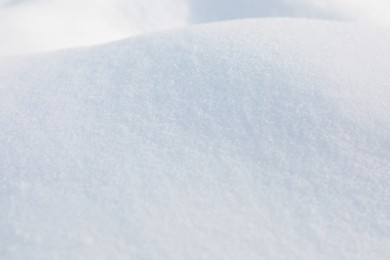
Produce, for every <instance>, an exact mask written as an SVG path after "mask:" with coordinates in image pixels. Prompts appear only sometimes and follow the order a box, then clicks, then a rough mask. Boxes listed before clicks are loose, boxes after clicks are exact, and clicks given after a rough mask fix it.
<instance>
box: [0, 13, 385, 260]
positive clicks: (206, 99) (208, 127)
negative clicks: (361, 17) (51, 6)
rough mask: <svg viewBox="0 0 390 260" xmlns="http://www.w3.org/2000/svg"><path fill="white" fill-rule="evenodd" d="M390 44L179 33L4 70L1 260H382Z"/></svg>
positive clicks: (327, 36)
mask: <svg viewBox="0 0 390 260" xmlns="http://www.w3.org/2000/svg"><path fill="white" fill-rule="evenodd" d="M388 46H390V31H389V30H387V29H384V28H377V27H370V26H363V25H358V24H352V23H351V24H349V23H341V22H329V21H320V20H317V21H316V20H305V19H302V20H300V19H276V18H269V19H250V20H237V21H231V22H224V23H214V24H208V25H199V26H193V27H188V28H185V29H181V30H175V31H171V32H161V33H155V34H150V35H145V36H138V37H133V38H130V39H126V40H122V41H118V42H113V43H109V44H105V45H100V46H95V47H85V48H78V49H71V50H63V51H57V52H52V53H46V54H35V55H30V56H18V57H13V58H11V57H8V58H5V57H3V58H1V59H0V147H1V149H0V180H1V181H0V183H1V184H0V205H1V206H0V257H1V258H2V259H259V258H262V259H389V256H390V203H389V196H390V190H389V188H388V187H389V186H390V176H389V170H390V156H389V154H390V136H389V133H390V117H389V111H390V90H389V84H390V74H389V73H388V72H389V69H388V68H390V49H389V48H388Z"/></svg>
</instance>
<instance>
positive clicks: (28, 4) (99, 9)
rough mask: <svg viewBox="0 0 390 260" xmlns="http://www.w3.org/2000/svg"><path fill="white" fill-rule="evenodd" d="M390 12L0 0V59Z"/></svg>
mask: <svg viewBox="0 0 390 260" xmlns="http://www.w3.org/2000/svg"><path fill="white" fill-rule="evenodd" d="M389 9H390V2H389V1H388V0H327V1H323V0H66V1H64V0H0V39H1V40H0V55H9V54H19V53H32V52H39V51H47V50H55V49H61V48H68V47H76V46H88V45H91V44H97V43H102V42H108V41H113V40H117V39H121V38H125V37H129V36H132V35H137V34H142V33H149V32H155V31H161V30H164V29H170V28H176V27H181V26H186V25H189V24H194V23H205V22H210V21H222V20H229V19H238V18H248V17H269V16H275V17H309V18H314V19H316V18H319V19H332V20H348V21H360V22H364V23H366V22H368V23H375V24H381V25H390V16H389V15H388V10H389Z"/></svg>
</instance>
